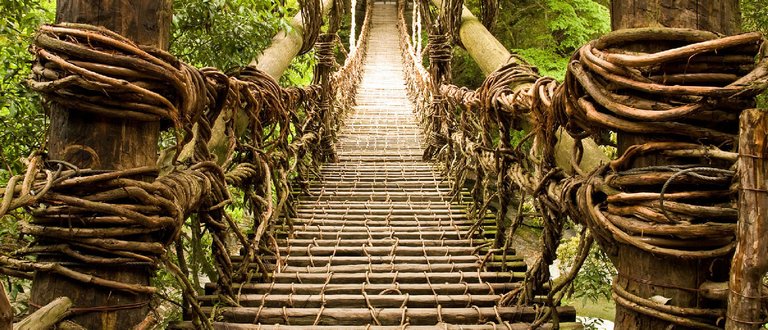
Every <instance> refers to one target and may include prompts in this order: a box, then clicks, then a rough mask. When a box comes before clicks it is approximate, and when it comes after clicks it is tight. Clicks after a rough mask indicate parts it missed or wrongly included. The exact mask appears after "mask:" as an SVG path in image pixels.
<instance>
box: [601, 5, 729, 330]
mask: <svg viewBox="0 0 768 330" xmlns="http://www.w3.org/2000/svg"><path fill="white" fill-rule="evenodd" d="M611 22H612V27H613V29H614V30H619V29H625V28H638V27H653V26H665V27H676V28H691V29H699V30H707V31H713V32H717V33H722V34H726V35H730V34H735V33H738V32H739V26H740V12H739V2H738V0H722V1H698V0H661V1H659V0H615V1H612V2H611ZM659 46H660V45H644V46H642V48H644V49H638V50H644V51H656V50H659ZM661 46H663V45H661ZM647 141H649V139H648V137H647V136H646V137H640V136H636V135H632V134H624V133H622V134H619V135H618V144H619V150H618V154H622V153H623V152H624V151H625V150H626V149H627V148H628V147H630V146H632V145H636V144H642V143H644V142H647ZM662 164H665V161H664V160H663V159H659V158H655V157H644V158H641V159H638V160H637V161H636V162H635V163H634V166H635V167H641V166H652V165H662ZM614 260H615V261H616V263H617V264H616V268H617V269H618V272H619V274H620V275H619V279H618V281H619V282H618V283H617V284H618V285H620V286H621V287H623V288H625V289H626V290H627V291H629V292H630V293H632V294H634V295H637V296H640V297H644V298H649V297H652V296H655V295H660V296H663V297H666V298H670V299H671V300H670V301H669V304H670V305H675V306H683V307H695V306H706V302H705V301H704V298H703V297H701V296H700V295H699V294H698V292H697V291H695V289H696V288H698V287H699V286H700V285H701V284H702V283H703V282H704V281H705V280H706V279H707V275H708V274H711V272H712V271H713V269H716V270H718V269H719V271H721V272H722V270H723V269H726V268H727V267H728V261H727V260H715V259H700V260H683V259H678V258H662V257H658V256H654V255H652V254H649V253H647V252H643V251H640V250H638V249H636V248H634V247H631V246H628V245H623V244H620V248H619V251H618V256H617V258H615V259H614ZM630 278H631V279H630ZM662 285H663V286H662ZM670 324H671V323H669V322H665V321H661V320H659V319H656V318H653V317H650V316H646V315H643V314H639V313H636V312H633V311H631V310H628V309H625V308H623V307H621V306H620V305H617V307H616V327H617V329H665V328H667V327H668V326H669V325H670ZM677 328H678V327H676V329H677Z"/></svg>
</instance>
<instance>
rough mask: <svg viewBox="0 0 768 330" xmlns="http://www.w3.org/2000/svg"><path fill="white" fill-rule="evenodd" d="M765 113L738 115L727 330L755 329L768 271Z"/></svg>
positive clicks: (753, 111)
mask: <svg viewBox="0 0 768 330" xmlns="http://www.w3.org/2000/svg"><path fill="white" fill-rule="evenodd" d="M767 139H768V111H765V110H761V109H750V110H747V111H744V113H742V114H741V121H740V130H739V175H740V191H739V226H738V232H737V237H738V244H737V245H736V252H735V253H734V256H733V262H732V263H731V273H730V279H729V281H728V282H729V283H728V284H729V287H730V290H729V294H728V318H727V320H726V327H725V328H726V329H729V330H736V329H739V330H741V329H758V328H759V327H760V326H759V323H760V322H761V321H763V320H764V318H763V314H762V300H763V299H762V298H763V297H764V293H763V292H764V291H765V290H761V288H762V287H763V277H764V276H765V273H766V271H768V240H766V237H768V141H766V140H767Z"/></svg>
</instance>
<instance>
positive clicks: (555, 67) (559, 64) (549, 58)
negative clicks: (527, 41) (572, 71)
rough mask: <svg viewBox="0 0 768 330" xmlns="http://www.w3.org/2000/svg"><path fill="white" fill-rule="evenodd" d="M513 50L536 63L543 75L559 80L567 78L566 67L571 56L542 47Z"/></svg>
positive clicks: (528, 60)
mask: <svg viewBox="0 0 768 330" xmlns="http://www.w3.org/2000/svg"><path fill="white" fill-rule="evenodd" d="M513 51H514V52H515V54H517V55H520V57H522V58H523V59H524V60H526V61H527V62H528V63H531V64H533V65H535V66H536V68H538V69H539V73H540V74H541V75H543V76H549V77H553V78H555V79H557V80H559V81H563V79H565V68H566V67H567V66H568V61H569V60H570V56H569V57H565V56H562V55H560V54H558V53H557V52H553V51H552V50H549V49H542V48H522V49H514V50H513Z"/></svg>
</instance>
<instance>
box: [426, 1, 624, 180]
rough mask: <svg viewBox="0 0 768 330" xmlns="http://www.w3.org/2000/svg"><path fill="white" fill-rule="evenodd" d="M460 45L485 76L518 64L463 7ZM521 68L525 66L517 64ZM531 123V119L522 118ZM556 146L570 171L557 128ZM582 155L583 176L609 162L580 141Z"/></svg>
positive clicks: (569, 151)
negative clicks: (584, 173)
mask: <svg viewBox="0 0 768 330" xmlns="http://www.w3.org/2000/svg"><path fill="white" fill-rule="evenodd" d="M432 3H433V4H434V5H435V6H436V7H438V8H441V4H442V0H432ZM459 35H460V36H461V43H462V44H463V45H464V48H465V49H466V50H467V53H469V55H470V56H471V57H472V59H473V60H475V62H476V63H477V65H478V66H479V67H480V70H482V71H483V73H484V74H485V75H488V74H490V73H492V72H494V71H496V69H498V68H500V67H502V66H503V65H505V64H508V63H515V62H518V63H520V62H521V60H520V59H519V58H517V57H514V56H512V54H511V53H510V52H509V51H508V50H507V49H506V48H505V47H504V45H502V44H501V42H499V40H497V39H496V37H494V36H493V34H491V32H490V31H488V29H486V28H485V26H484V25H483V23H481V22H480V20H479V19H477V17H475V15H473V14H472V12H470V11H469V9H467V7H464V8H463V10H462V12H461V29H460V30H459ZM520 64H525V63H520ZM530 86H531V84H523V85H520V86H514V88H513V89H514V90H521V89H524V88H526V87H530ZM525 119H527V120H529V121H530V120H531V118H525ZM557 137H558V141H557V145H556V146H555V163H556V164H557V166H558V167H559V168H561V169H564V170H566V171H571V169H572V166H571V159H572V158H573V146H574V144H575V141H574V139H573V138H572V137H571V136H570V135H568V133H567V132H566V131H565V130H564V129H563V128H561V127H558V128H557ZM582 143H583V146H584V153H583V157H582V159H581V162H580V163H579V168H580V169H581V170H582V171H583V172H589V171H592V170H594V169H595V168H597V167H598V166H600V165H601V164H604V163H607V162H608V161H609V159H608V156H606V155H605V153H604V152H603V151H602V150H600V148H598V147H597V143H595V141H593V140H592V139H584V140H582Z"/></svg>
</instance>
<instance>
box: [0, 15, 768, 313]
mask: <svg viewBox="0 0 768 330" xmlns="http://www.w3.org/2000/svg"><path fill="white" fill-rule="evenodd" d="M357 2H358V5H359V6H358V7H360V6H361V5H362V3H363V1H357ZM347 3H349V0H347ZM465 4H466V5H467V6H468V7H469V8H470V10H472V11H473V12H474V13H479V0H466V1H465ZM499 6H500V8H499V14H498V17H497V21H496V25H495V28H494V30H493V34H494V35H495V36H496V38H497V39H498V40H499V41H501V43H502V44H504V46H506V47H507V48H508V49H510V50H512V51H513V52H515V53H517V54H518V55H520V56H522V57H523V58H524V59H526V60H527V61H529V62H530V63H531V64H533V65H535V66H537V67H538V68H539V71H540V73H541V74H542V75H548V76H552V77H555V78H556V79H558V80H562V79H563V77H564V76H565V68H566V66H567V63H568V61H569V59H570V57H571V54H573V52H574V51H576V50H577V49H578V48H579V47H580V46H581V45H583V44H585V43H587V42H588V41H589V40H592V39H594V38H596V37H598V36H600V35H602V34H604V33H607V32H609V31H610V28H611V26H610V11H609V8H610V0H499ZM55 8H56V3H55V1H54V0H0V186H3V185H4V184H5V182H6V181H7V180H8V178H9V177H10V176H12V175H15V174H19V173H20V172H21V171H22V170H23V168H24V165H23V162H22V160H23V159H25V158H26V157H27V156H28V155H29V154H30V153H31V152H33V151H35V150H41V149H42V148H44V146H45V140H46V128H47V122H46V117H45V115H44V113H45V107H44V105H43V104H42V102H41V100H40V98H39V97H38V96H37V95H36V94H35V93H33V92H31V91H30V90H29V89H27V88H26V87H25V85H24V81H25V79H26V78H27V77H28V76H29V73H30V69H31V61H32V55H31V54H30V53H29V52H28V46H29V45H30V44H31V41H32V37H33V36H34V34H35V31H36V30H37V28H38V27H39V26H40V25H41V24H44V23H51V22H53V21H54V14H55ZM741 9H742V18H743V19H742V23H743V28H744V30H745V31H755V30H757V31H762V32H764V33H768V0H742V1H741ZM173 10H174V17H173V23H172V24H173V25H172V37H171V53H173V54H174V55H176V56H178V57H179V58H180V59H182V60H183V61H185V62H187V63H190V64H192V65H194V66H196V67H205V66H213V67H217V68H221V69H228V68H233V67H237V66H240V65H245V64H247V63H249V62H250V61H251V60H252V59H254V58H256V57H257V56H258V54H259V53H260V52H261V51H263V50H264V49H265V48H266V47H267V46H268V45H269V42H270V40H271V39H272V36H273V35H274V34H275V33H276V32H277V31H278V30H280V29H285V28H290V27H289V26H288V22H289V20H290V18H291V17H293V15H295V14H296V13H297V11H298V4H297V1H296V0H174V1H173ZM358 13H362V10H361V8H358ZM358 17H361V16H360V14H358ZM349 21H350V20H349V19H348V18H347V19H346V20H345V24H346V26H344V27H342V29H341V30H340V31H341V32H340V34H341V35H340V37H341V40H347V39H348V36H347V35H346V34H348V33H349V32H348V31H349V27H348V24H349ZM423 40H425V41H426V37H425V38H423ZM347 46H348V45H347ZM313 67H314V58H313V56H312V53H309V54H305V55H303V56H299V57H297V58H295V59H294V61H293V63H292V65H291V67H290V68H289V69H288V71H287V72H286V73H285V74H284V75H283V77H281V79H280V80H281V83H282V84H283V85H285V86H288V85H305V84H308V83H309V82H310V81H311V79H312V68H313ZM452 68H453V78H454V83H455V84H457V85H460V86H468V87H472V88H475V87H477V86H479V85H480V83H481V82H482V81H483V79H484V76H483V74H482V72H481V71H480V69H479V68H478V67H477V65H476V64H475V63H474V62H473V61H472V59H471V58H470V57H469V55H468V54H467V53H466V52H465V51H463V50H462V49H461V48H459V47H455V48H454V61H453V66H452ZM761 103H762V104H763V105H765V102H764V100H762V101H761ZM161 143H163V142H162V141H161ZM231 208H232V210H231V211H232V212H233V213H234V214H235V215H236V218H238V217H239V218H240V220H241V221H244V222H245V221H246V220H244V219H243V218H245V217H246V216H247V215H245V214H243V213H242V212H238V211H239V210H238V205H233V206H231ZM15 216H16V217H22V216H24V215H23V214H16V215H15ZM527 225H528V226H527V228H529V230H530V231H529V233H530V235H531V236H533V237H535V236H536V234H537V232H536V228H537V224H536V223H535V219H534V221H532V222H531V223H528V224H527ZM26 242H27V241H26V238H25V237H23V236H21V235H20V234H19V231H18V227H17V218H16V219H15V218H14V217H5V218H4V219H0V253H8V252H10V251H13V250H15V249H16V248H18V247H19V246H22V245H24V244H26ZM576 244H577V241H576V240H575V238H574V239H571V238H566V239H565V242H564V244H563V245H562V246H561V248H560V250H559V253H560V259H561V260H565V261H564V262H562V263H561V267H567V266H568V264H567V260H568V257H569V255H570V256H572V255H573V253H575V247H576ZM184 249H185V251H186V252H187V253H186V255H187V256H188V258H189V263H188V265H190V268H191V269H190V274H191V278H190V280H191V281H192V282H193V283H195V284H196V285H198V287H199V286H200V284H201V282H202V281H201V278H206V277H208V278H212V277H213V276H215V271H214V270H213V267H212V264H211V260H208V256H209V255H210V254H208V253H206V250H205V247H204V246H203V247H201V246H196V245H192V244H186V245H185V246H184ZM612 273H613V270H612V266H610V263H609V262H606V260H605V257H604V256H602V255H601V253H600V252H599V250H597V249H596V248H595V250H594V251H593V253H592V256H591V258H590V259H589V260H588V262H587V264H586V265H585V266H584V267H583V268H582V270H581V274H580V276H579V278H578V279H577V280H576V282H575V284H574V287H573V290H572V291H573V295H572V299H573V300H579V301H581V302H582V304H581V306H583V307H587V306H588V305H593V306H598V307H597V308H591V310H590V309H589V308H587V310H585V311H583V312H584V313H585V314H587V315H592V316H599V317H604V318H610V317H611V316H612V315H611V314H612V313H611V312H610V310H609V309H606V308H604V307H603V306H610V305H611V303H610V302H609V299H610V286H609V281H610V278H611V274H612ZM0 280H1V281H2V283H3V285H4V286H5V291H6V292H7V293H8V295H9V297H10V298H11V301H12V302H14V307H15V308H16V312H17V314H19V315H21V314H23V313H25V312H26V306H25V305H24V303H23V302H24V301H26V293H27V292H28V291H29V285H30V283H29V282H28V281H22V280H18V279H13V278H10V277H6V276H2V275H0ZM156 281H157V282H159V283H156V285H158V287H161V288H165V290H163V292H162V293H161V294H160V295H158V297H159V301H158V302H157V305H163V304H165V305H171V306H175V305H176V304H178V302H179V301H180V297H179V293H178V290H176V289H175V288H176V285H175V283H174V282H173V281H172V280H171V279H170V277H169V276H167V275H165V274H162V273H161V274H160V276H158V277H157V279H156ZM584 302H588V304H584ZM577 307H578V306H577ZM583 309H584V308H582V310H583ZM168 310H169V311H170V312H168V313H167V314H168V315H167V316H168V318H173V317H177V316H178V315H174V314H176V313H178V311H179V309H177V308H172V307H171V308H168Z"/></svg>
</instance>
